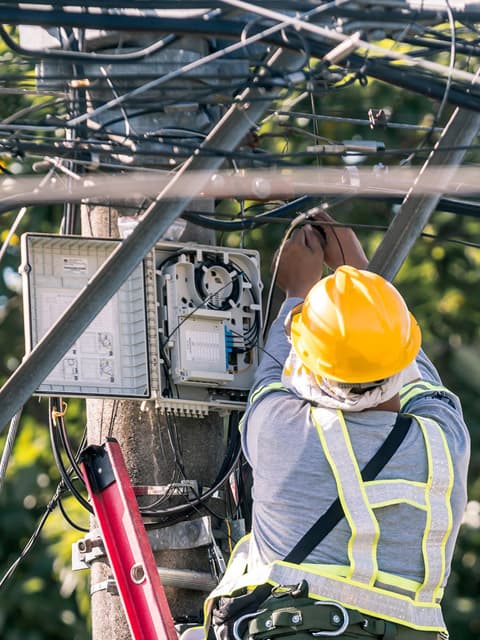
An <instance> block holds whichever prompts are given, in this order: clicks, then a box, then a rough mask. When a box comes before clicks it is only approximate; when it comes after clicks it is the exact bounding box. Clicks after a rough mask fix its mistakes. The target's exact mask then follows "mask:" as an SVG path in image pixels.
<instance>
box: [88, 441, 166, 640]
mask: <svg viewBox="0 0 480 640" xmlns="http://www.w3.org/2000/svg"><path fill="white" fill-rule="evenodd" d="M80 463H81V464H80V467H81V469H82V473H83V475H84V478H85V482H86V486H87V490H88V494H89V497H90V499H91V502H92V506H93V510H94V513H95V516H96V518H97V521H98V526H99V527H100V530H101V533H102V538H103V542H104V545H105V551H106V553H107V557H108V559H109V562H110V566H111V569H112V572H113V575H114V577H115V580H116V583H117V588H118V592H119V595H120V599H121V602H122V605H123V609H124V611H125V615H126V618H127V622H128V625H129V627H130V631H131V633H132V637H133V638H134V640H177V638H178V636H177V632H176V630H175V627H174V623H173V618H172V615H171V612H170V607H169V605H168V601H167V598H166V595H165V591H164V588H163V585H162V582H161V580H160V576H159V575H158V571H157V567H156V563H155V558H154V556H153V551H152V549H151V546H150V543H149V540H148V536H147V532H146V530H145V526H144V524H143V521H142V517H141V515H140V511H139V508H138V505H137V501H136V497H135V494H134V491H133V487H132V485H131V482H130V477H129V474H128V471H127V468H126V465H125V461H124V459H123V455H122V452H121V449H120V446H119V444H118V442H117V440H115V439H114V438H108V439H107V441H106V442H105V444H103V445H100V446H99V445H90V446H88V447H87V448H86V449H84V451H83V452H82V454H81V456H80Z"/></svg>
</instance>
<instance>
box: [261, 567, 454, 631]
mask: <svg viewBox="0 0 480 640" xmlns="http://www.w3.org/2000/svg"><path fill="white" fill-rule="evenodd" d="M301 579H305V580H307V582H308V584H309V589H310V595H311V597H312V598H315V599H318V600H334V601H335V602H339V603H340V604H343V606H345V607H347V608H350V609H352V608H353V609H356V610H360V611H363V612H364V613H366V614H370V615H372V616H376V617H380V618H383V619H384V620H390V621H391V622H397V623H399V624H404V625H406V626H409V627H412V628H414V629H419V630H422V631H445V630H446V629H445V623H444V621H443V616H442V610H441V609H440V606H439V605H438V604H437V603H436V602H434V603H432V602H421V603H420V602H417V601H415V600H413V599H412V598H411V597H409V596H407V595H403V594H399V593H394V592H393V591H389V590H387V589H385V588H380V587H377V586H367V585H365V584H361V583H356V582H354V581H352V580H351V579H349V578H342V577H336V576H325V575H320V574H318V573H316V572H307V571H305V569H304V568H303V567H302V566H297V565H289V564H287V563H285V562H276V563H274V564H273V565H272V570H271V572H270V574H269V579H268V581H269V582H273V583H275V584H298V582H299V581H300V580H301ZM318 594H322V595H318Z"/></svg>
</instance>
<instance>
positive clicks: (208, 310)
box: [21, 233, 262, 415]
mask: <svg viewBox="0 0 480 640" xmlns="http://www.w3.org/2000/svg"><path fill="white" fill-rule="evenodd" d="M120 242H121V241H120V240H111V239H99V238H87V237H83V236H60V235H48V234H32V233H27V234H24V235H23V236H22V265H21V273H22V276H23V298H24V326H25V342H26V351H27V353H28V352H29V351H31V350H32V349H33V348H34V347H35V345H36V344H37V343H38V342H39V341H40V340H41V338H42V337H43V336H44V335H45V334H46V333H47V331H48V330H49V329H51V327H52V326H53V325H54V324H55V322H56V321H57V320H58V319H59V318H60V316H61V315H62V314H63V312H64V311H65V310H66V309H67V308H68V306H69V305H70V304H71V303H72V302H73V301H74V300H75V298H76V297H77V296H78V294H79V293H80V292H81V291H82V290H83V289H84V288H85V287H86V286H87V285H88V282H89V281H90V280H91V279H92V278H93V276H94V275H95V273H96V272H97V270H98V269H99V268H100V267H101V266H102V265H103V263H104V262H105V261H106V260H107V259H108V257H109V256H110V255H111V253H112V252H113V251H114V250H115V249H116V248H117V247H118V244H119V243H120ZM261 290H262V283H261V280H260V261H259V254H258V252H256V251H250V250H244V249H230V248H225V247H216V246H209V245H199V244H195V243H183V244H182V243H178V242H167V241H161V242H159V243H158V244H157V245H156V246H155V249H154V250H153V251H152V252H150V253H149V254H148V255H147V256H146V258H145V259H144V260H143V261H142V263H141V264H140V265H138V267H137V268H136V269H135V270H134V272H133V273H132V274H131V275H130V277H129V278H128V279H127V280H126V281H125V283H124V284H123V285H122V287H121V288H120V289H119V290H118V292H117V293H116V294H115V295H114V296H113V297H112V298H111V300H110V301H109V302H107V303H106V305H105V306H104V308H103V309H102V310H101V311H100V313H99V314H98V315H97V316H96V317H95V318H94V319H93V320H92V322H91V323H90V325H89V326H88V328H87V329H86V330H85V331H84V333H83V334H82V335H81V336H79V338H78V339H77V340H76V341H75V343H74V344H73V345H72V347H71V348H70V349H69V351H68V352H67V353H66V354H64V355H63V357H61V358H59V362H58V364H57V366H56V367H55V368H54V369H53V371H52V372H51V373H50V374H49V375H48V376H47V378H46V379H45V380H44V381H43V382H42V384H41V385H40V386H39V388H38V389H37V394H38V395H61V396H67V397H71V396H80V397H116V398H136V399H142V400H148V399H152V400H155V402H156V405H157V407H158V408H159V409H160V410H161V411H170V412H173V413H177V414H180V415H205V414H206V413H208V411H209V410H217V411H219V410H226V411H228V410H234V409H239V408H242V407H243V406H244V404H245V400H246V396H247V393H248V390H249V389H250V387H251V385H252V381H253V374H254V372H255V369H256V365H257V364H258V356H259V340H260V336H261V325H262V315H261ZM260 346H261V345H260Z"/></svg>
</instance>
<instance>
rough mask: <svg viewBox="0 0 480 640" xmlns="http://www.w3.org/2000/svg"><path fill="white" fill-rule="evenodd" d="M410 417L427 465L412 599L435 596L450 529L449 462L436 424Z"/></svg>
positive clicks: (450, 468) (438, 587) (451, 483)
mask: <svg viewBox="0 0 480 640" xmlns="http://www.w3.org/2000/svg"><path fill="white" fill-rule="evenodd" d="M414 418H415V420H416V421H417V423H418V424H419V425H420V428H421V429H422V433H423V437H424V440H425V446H426V453H427V461H428V469H429V473H428V481H427V484H426V491H425V500H426V504H427V523H426V527H425V534H424V536H423V541H422V553H423V559H424V563H425V578H424V582H423V585H422V586H421V587H420V589H419V590H418V592H417V594H416V596H415V599H416V600H418V601H421V602H430V601H432V600H435V599H436V597H437V596H438V592H439V590H440V588H441V586H442V583H443V580H444V577H445V566H446V563H445V547H446V544H447V540H448V537H449V535H450V533H451V530H452V509H451V506H450V496H451V493H452V487H453V480H454V476H453V464H452V459H451V456H450V452H449V450H448V446H447V442H446V439H445V435H444V434H443V432H442V430H441V428H440V426H439V425H438V424H437V423H436V422H434V421H433V420H430V419H427V418H420V417H418V416H414Z"/></svg>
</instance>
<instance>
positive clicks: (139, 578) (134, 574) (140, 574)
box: [130, 562, 145, 584]
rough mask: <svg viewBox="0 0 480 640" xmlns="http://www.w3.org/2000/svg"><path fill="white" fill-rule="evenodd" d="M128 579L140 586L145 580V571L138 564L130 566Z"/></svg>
mask: <svg viewBox="0 0 480 640" xmlns="http://www.w3.org/2000/svg"><path fill="white" fill-rule="evenodd" d="M130 577H131V579H132V581H133V582H134V583H135V584H141V583H142V582H143V581H144V580H145V569H144V568H143V564H141V563H140V562H139V563H137V564H134V565H132V568H131V569H130Z"/></svg>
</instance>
